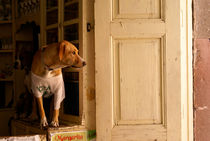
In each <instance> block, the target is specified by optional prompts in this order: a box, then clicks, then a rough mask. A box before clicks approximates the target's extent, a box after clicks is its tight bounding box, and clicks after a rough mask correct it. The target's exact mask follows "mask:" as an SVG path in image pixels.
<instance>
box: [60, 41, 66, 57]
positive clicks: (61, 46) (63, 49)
mask: <svg viewBox="0 0 210 141" xmlns="http://www.w3.org/2000/svg"><path fill="white" fill-rule="evenodd" d="M65 48H66V45H65V43H64V42H61V43H60V44H59V59H60V61H61V60H62V59H63V54H64V52H65Z"/></svg>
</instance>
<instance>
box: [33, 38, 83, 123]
mask: <svg viewBox="0 0 210 141" xmlns="http://www.w3.org/2000/svg"><path fill="white" fill-rule="evenodd" d="M85 65H86V62H85V61H84V60H83V59H82V58H81V57H80V56H79V55H78V50H77V48H76V47H75V46H74V45H73V44H71V43H70V42H68V41H62V42H60V43H54V44H50V45H47V46H45V47H43V49H40V50H39V51H37V52H36V54H35V55H34V58H33V62H32V68H31V82H32V85H31V87H32V91H33V93H34V95H35V97H36V99H37V103H38V107H39V113H40V118H41V122H40V125H41V127H45V126H47V125H48V123H47V119H46V116H45V111H44V108H43V100H42V97H43V96H45V95H51V94H54V110H53V118H52V122H51V125H52V126H54V127H57V126H59V121H58V116H59V108H60V103H61V102H62V100H63V99H64V97H65V91H64V83H63V77H62V72H61V69H62V68H64V67H70V66H71V67H76V68H80V67H83V66H85Z"/></svg>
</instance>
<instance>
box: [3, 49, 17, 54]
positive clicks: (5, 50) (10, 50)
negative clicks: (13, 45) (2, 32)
mask: <svg viewBox="0 0 210 141" xmlns="http://www.w3.org/2000/svg"><path fill="white" fill-rule="evenodd" d="M13 52H14V50H13V49H1V50H0V53H13Z"/></svg>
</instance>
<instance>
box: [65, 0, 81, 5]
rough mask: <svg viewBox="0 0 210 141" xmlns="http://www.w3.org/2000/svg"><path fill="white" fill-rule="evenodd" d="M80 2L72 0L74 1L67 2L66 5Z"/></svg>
mask: <svg viewBox="0 0 210 141" xmlns="http://www.w3.org/2000/svg"><path fill="white" fill-rule="evenodd" d="M78 2H79V1H78V0H72V1H69V2H66V3H65V6H69V5H71V4H74V3H78Z"/></svg>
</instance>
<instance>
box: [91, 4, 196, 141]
mask: <svg viewBox="0 0 210 141" xmlns="http://www.w3.org/2000/svg"><path fill="white" fill-rule="evenodd" d="M111 1H112V0H111ZM161 1H162V0H161ZM167 2H168V3H170V2H169V1H167ZM98 3H101V1H99V0H95V15H94V16H95V20H96V26H95V28H96V29H95V30H96V32H95V52H96V59H95V64H96V67H95V71H96V74H95V75H96V131H97V132H99V130H101V128H102V127H100V126H101V122H102V120H101V119H100V118H101V117H100V114H102V111H101V109H102V108H103V107H102V105H101V102H102V100H103V99H102V98H101V97H100V95H101V93H102V91H103V89H102V88H103V87H104V86H106V84H104V83H103V78H102V76H101V73H100V70H102V69H105V67H106V66H102V65H103V64H101V62H100V61H101V60H100V55H101V53H100V48H101V46H100V44H103V43H101V42H99V41H98V38H100V37H99V36H98V35H99V34H100V33H99V32H100V28H108V25H107V26H103V27H101V26H100V25H99V24H100V21H99V20H98V19H97V18H99V14H97V12H98V11H99V10H100V7H99V6H98V5H99V4H98ZM176 6H177V8H178V10H177V11H176V13H177V17H178V18H179V22H180V24H179V25H178V26H176V27H179V30H178V31H176V30H177V29H172V30H171V31H170V32H176V33H178V34H177V36H178V37H176V39H179V42H180V47H179V49H178V50H179V51H180V52H179V59H180V60H179V61H180V64H179V67H180V68H179V70H178V71H179V73H180V74H179V80H180V82H179V83H180V84H179V85H180V92H181V95H180V96H179V104H178V105H179V107H180V111H181V113H179V114H180V118H181V119H179V120H181V121H180V124H181V125H175V124H174V125H173V126H174V127H175V128H176V127H177V128H180V129H178V130H179V131H181V132H179V135H180V136H179V137H178V138H179V139H180V140H181V141H193V72H192V60H193V56H192V0H185V1H183V0H179V1H177V5H176ZM166 10H167V11H170V12H173V11H172V10H169V9H166ZM106 14H107V13H104V14H103V16H105V15H106ZM104 18H105V17H104ZM170 18H172V17H170ZM107 24H109V23H107ZM107 30H108V29H107ZM103 34H104V35H106V34H107V33H103ZM100 36H101V37H102V35H101V34H100ZM105 58H107V59H108V57H107V56H105ZM108 73H110V72H108ZM111 75H112V74H111ZM104 100H106V99H104ZM110 106H111V105H110ZM110 106H109V107H110ZM176 112H177V111H176ZM170 113H171V112H170ZM106 132H107V133H106V134H109V133H110V131H106ZM97 136H98V137H97V140H98V139H99V140H100V139H102V137H101V135H100V134H97ZM167 136H169V138H171V139H172V138H173V136H171V135H167ZM106 138H107V139H110V137H106ZM172 140H173V139H172Z"/></svg>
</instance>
